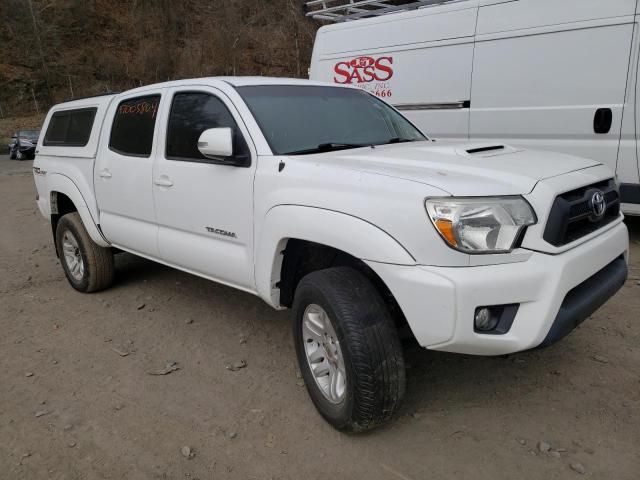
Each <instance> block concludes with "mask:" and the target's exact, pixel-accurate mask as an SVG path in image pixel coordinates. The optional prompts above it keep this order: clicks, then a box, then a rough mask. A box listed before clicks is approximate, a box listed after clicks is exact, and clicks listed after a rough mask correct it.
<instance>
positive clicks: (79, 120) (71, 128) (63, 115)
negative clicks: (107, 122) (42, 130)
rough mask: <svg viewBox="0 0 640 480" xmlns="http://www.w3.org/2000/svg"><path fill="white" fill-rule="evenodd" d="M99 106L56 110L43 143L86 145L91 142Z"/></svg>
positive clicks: (71, 145)
mask: <svg viewBox="0 0 640 480" xmlns="http://www.w3.org/2000/svg"><path fill="white" fill-rule="evenodd" d="M96 111H97V108H80V109H75V110H64V111H60V112H55V113H54V114H53V115H52V116H51V120H50V121H49V126H48V127H47V132H46V134H45V136H44V142H43V145H45V146H48V147H84V146H86V145H87V143H89V137H90V136H91V129H92V128H93V121H94V119H95V116H96Z"/></svg>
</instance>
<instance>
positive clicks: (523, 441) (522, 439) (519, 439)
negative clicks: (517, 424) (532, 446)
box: [516, 438, 527, 445]
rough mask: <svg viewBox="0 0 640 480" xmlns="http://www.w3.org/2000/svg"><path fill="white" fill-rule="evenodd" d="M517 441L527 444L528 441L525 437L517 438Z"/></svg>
mask: <svg viewBox="0 0 640 480" xmlns="http://www.w3.org/2000/svg"><path fill="white" fill-rule="evenodd" d="M516 441H517V442H518V443H519V444H520V445H526V444H527V441H526V440H525V439H524V438H516Z"/></svg>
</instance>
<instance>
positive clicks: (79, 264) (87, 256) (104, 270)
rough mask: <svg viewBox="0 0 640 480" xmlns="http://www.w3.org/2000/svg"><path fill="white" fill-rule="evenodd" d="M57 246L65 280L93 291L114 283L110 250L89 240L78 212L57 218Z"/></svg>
mask: <svg viewBox="0 0 640 480" xmlns="http://www.w3.org/2000/svg"><path fill="white" fill-rule="evenodd" d="M56 248H57V250H58V255H59V256H60V262H61V263H62V268H63V269H64V273H65V275H66V276H67V280H68V281H69V283H70V284H71V286H72V287H73V288H75V289H76V290H78V291H80V292H83V293H92V292H97V291H99V290H104V289H105V288H108V287H109V286H110V285H111V284H112V283H113V277H114V274H115V267H114V261H113V252H112V251H111V249H110V248H103V247H101V246H100V245H98V244H96V243H95V242H94V241H93V240H91V237H90V236H89V234H88V233H87V231H86V229H85V228H84V225H83V224H82V220H81V219H80V215H79V214H78V213H77V212H74V213H68V214H67V215H64V216H63V217H62V218H61V219H60V220H59V221H58V226H57V227H56Z"/></svg>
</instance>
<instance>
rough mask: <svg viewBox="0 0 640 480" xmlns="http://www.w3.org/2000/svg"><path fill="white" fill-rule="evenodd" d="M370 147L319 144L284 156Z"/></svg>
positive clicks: (334, 143) (347, 144)
mask: <svg viewBox="0 0 640 480" xmlns="http://www.w3.org/2000/svg"><path fill="white" fill-rule="evenodd" d="M369 146H370V145H363V144H361V143H337V142H331V143H321V144H320V145H318V146H317V147H315V148H306V149H304V150H295V151H293V152H287V153H285V155H305V154H311V153H322V152H335V151H337V150H348V149H350V148H362V147H369Z"/></svg>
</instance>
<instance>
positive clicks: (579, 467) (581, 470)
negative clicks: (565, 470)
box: [569, 463, 586, 475]
mask: <svg viewBox="0 0 640 480" xmlns="http://www.w3.org/2000/svg"><path fill="white" fill-rule="evenodd" d="M569 466H570V467H571V470H573V471H574V472H576V473H579V474H580V475H584V474H585V472H586V470H585V468H584V465H582V464H581V463H572V464H571V465H569Z"/></svg>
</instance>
